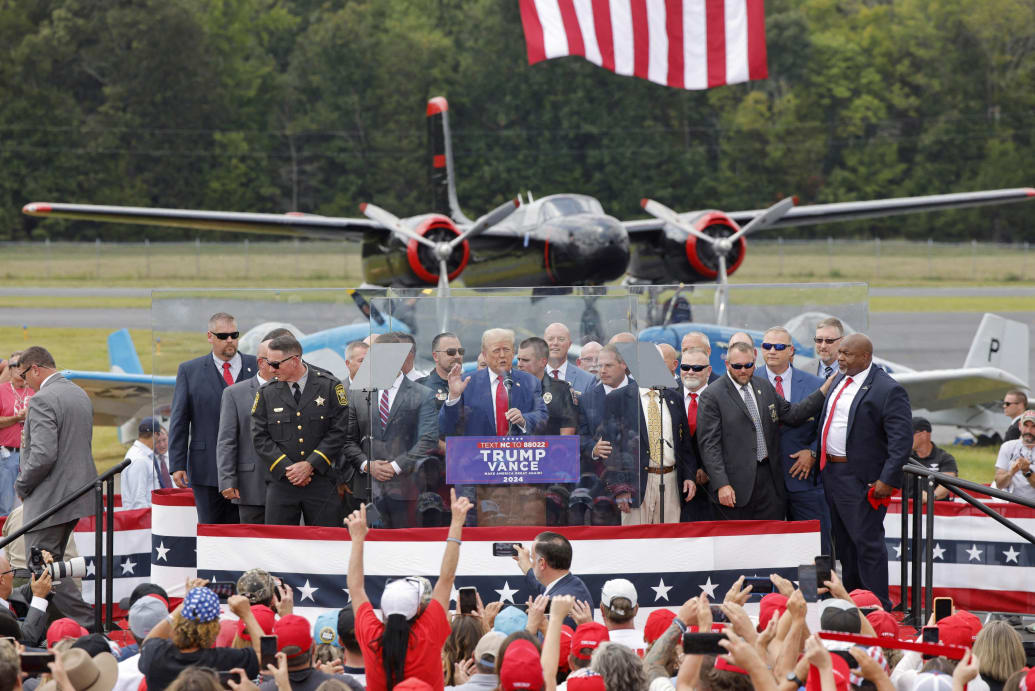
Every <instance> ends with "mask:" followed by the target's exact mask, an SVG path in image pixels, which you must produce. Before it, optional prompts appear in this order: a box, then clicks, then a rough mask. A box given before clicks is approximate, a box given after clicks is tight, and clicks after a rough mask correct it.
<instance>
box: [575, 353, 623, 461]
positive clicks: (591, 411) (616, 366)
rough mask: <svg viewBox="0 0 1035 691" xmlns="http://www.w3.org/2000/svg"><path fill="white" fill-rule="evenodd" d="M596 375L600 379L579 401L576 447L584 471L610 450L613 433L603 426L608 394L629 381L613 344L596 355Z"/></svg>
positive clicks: (620, 356)
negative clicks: (577, 441)
mask: <svg viewBox="0 0 1035 691" xmlns="http://www.w3.org/2000/svg"><path fill="white" fill-rule="evenodd" d="M597 375H598V376H599V377H600V381H599V382H598V383H597V384H595V385H593V386H591V387H590V388H589V390H588V391H586V392H584V393H583V395H582V398H581V399H580V401H579V437H580V441H579V448H580V453H581V454H582V464H583V468H582V471H583V472H584V473H585V472H590V471H592V470H594V464H595V463H596V462H598V461H599V460H600V459H602V458H606V457H607V455H608V454H609V453H610V452H611V442H612V441H613V438H612V436H613V435H610V434H605V431H604V428H603V423H604V404H605V402H606V400H607V396H608V395H609V394H610V393H612V392H613V391H615V390H617V389H621V388H622V387H624V386H627V385H628V384H629V382H630V381H631V380H630V379H629V376H628V375H627V374H626V368H625V360H623V359H622V354H621V353H619V352H618V349H617V348H615V347H614V346H613V345H609V346H604V347H603V348H601V349H600V352H599V353H598V354H597Z"/></svg>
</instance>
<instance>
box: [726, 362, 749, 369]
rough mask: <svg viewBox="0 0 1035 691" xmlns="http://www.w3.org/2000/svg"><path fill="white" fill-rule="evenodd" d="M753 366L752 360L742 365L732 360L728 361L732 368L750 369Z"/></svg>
mask: <svg viewBox="0 0 1035 691" xmlns="http://www.w3.org/2000/svg"><path fill="white" fill-rule="evenodd" d="M754 366H755V363H753V362H748V363H745V364H743V365H734V364H733V363H732V362H731V363H730V367H732V368H733V369H751V368H752V367H754Z"/></svg>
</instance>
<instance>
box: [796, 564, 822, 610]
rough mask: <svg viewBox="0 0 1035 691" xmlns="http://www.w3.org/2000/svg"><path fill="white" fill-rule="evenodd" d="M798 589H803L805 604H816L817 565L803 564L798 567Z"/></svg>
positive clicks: (817, 597)
mask: <svg viewBox="0 0 1035 691" xmlns="http://www.w3.org/2000/svg"><path fill="white" fill-rule="evenodd" d="M798 588H800V589H801V594H802V597H804V598H805V602H816V600H817V599H819V596H818V595H817V593H816V565H815V564H802V565H801V566H799V567H798Z"/></svg>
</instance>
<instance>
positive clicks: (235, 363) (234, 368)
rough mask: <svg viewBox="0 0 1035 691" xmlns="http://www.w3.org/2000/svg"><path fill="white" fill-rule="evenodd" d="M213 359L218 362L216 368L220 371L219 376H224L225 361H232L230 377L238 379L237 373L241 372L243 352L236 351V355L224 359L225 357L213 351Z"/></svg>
mask: <svg viewBox="0 0 1035 691" xmlns="http://www.w3.org/2000/svg"><path fill="white" fill-rule="evenodd" d="M212 361H213V362H214V363H216V369H217V370H218V371H219V376H220V377H222V376H223V363H224V362H229V363H230V377H231V378H232V379H233V380H234V381H237V375H238V374H240V373H241V354H240V353H234V356H233V357H232V358H230V359H229V360H224V359H222V358H220V357H217V356H216V354H215V353H212Z"/></svg>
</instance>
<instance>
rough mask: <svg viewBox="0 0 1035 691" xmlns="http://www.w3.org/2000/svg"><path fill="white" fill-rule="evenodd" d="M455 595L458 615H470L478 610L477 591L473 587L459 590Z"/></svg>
mask: <svg viewBox="0 0 1035 691" xmlns="http://www.w3.org/2000/svg"><path fill="white" fill-rule="evenodd" d="M457 593H459V595H458V596H457V605H458V606H459V607H460V614H470V613H471V612H473V611H475V610H476V609H478V591H477V590H476V589H475V588H473V587H467V588H460V589H459V590H458V591H457Z"/></svg>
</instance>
